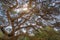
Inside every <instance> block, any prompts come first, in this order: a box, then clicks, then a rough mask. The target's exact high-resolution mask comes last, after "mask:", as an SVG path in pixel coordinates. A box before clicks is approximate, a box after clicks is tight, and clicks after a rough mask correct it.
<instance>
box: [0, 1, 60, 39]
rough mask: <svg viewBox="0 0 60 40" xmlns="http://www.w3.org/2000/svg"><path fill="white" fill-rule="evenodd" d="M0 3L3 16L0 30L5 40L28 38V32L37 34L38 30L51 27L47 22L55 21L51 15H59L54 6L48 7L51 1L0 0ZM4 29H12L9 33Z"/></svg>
mask: <svg viewBox="0 0 60 40" xmlns="http://www.w3.org/2000/svg"><path fill="white" fill-rule="evenodd" d="M0 2H1V3H2V8H1V9H2V10H3V11H4V15H5V16H4V17H2V16H1V18H2V19H1V22H2V25H0V28H1V30H2V32H3V34H4V35H5V36H6V39H5V40H8V39H9V40H17V39H18V37H19V36H28V37H30V36H29V34H30V30H33V32H34V31H37V32H39V31H38V30H37V29H38V28H42V27H44V26H51V25H52V23H51V24H50V23H49V21H48V20H55V19H56V18H54V17H53V16H52V15H51V14H55V15H56V13H57V14H59V13H60V12H59V10H57V8H55V7H54V6H51V7H50V4H51V1H40V0H0ZM54 3H60V2H54ZM52 4H53V3H52ZM55 11H56V13H55ZM4 18H5V20H4ZM47 21H48V22H47ZM6 27H11V28H12V29H10V32H7V31H6V30H5V28H6ZM22 30H24V31H22Z"/></svg>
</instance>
